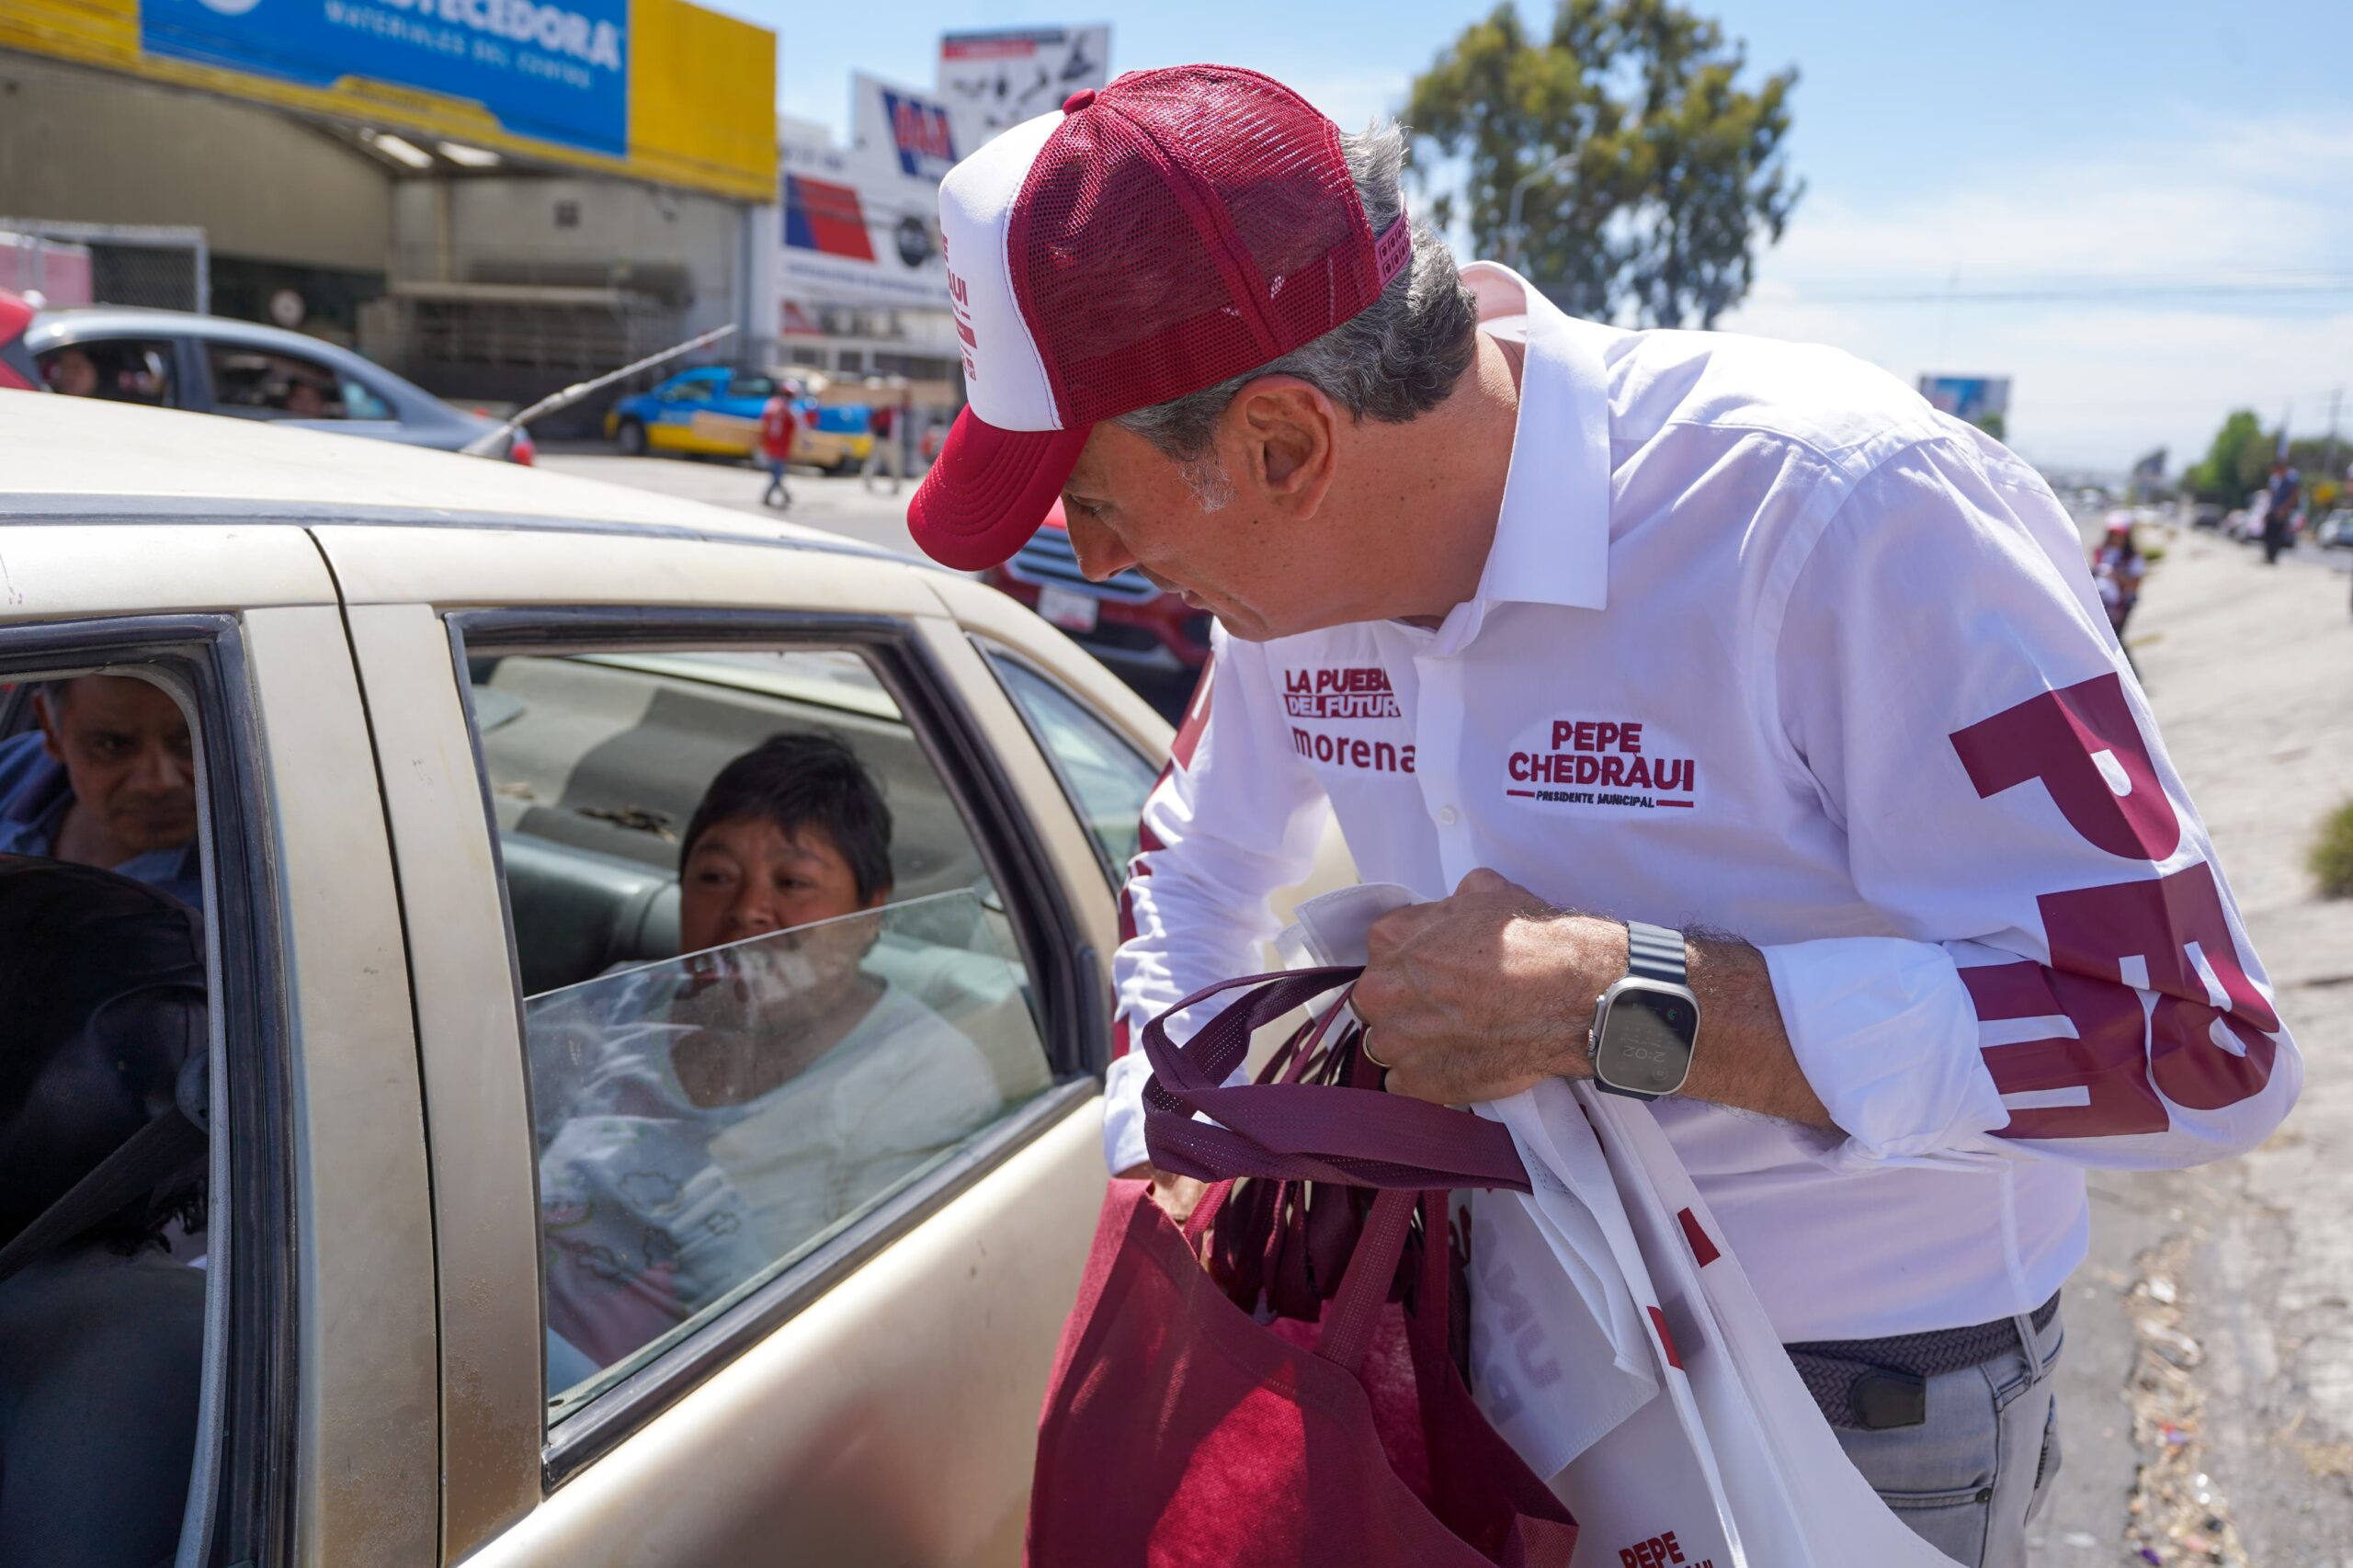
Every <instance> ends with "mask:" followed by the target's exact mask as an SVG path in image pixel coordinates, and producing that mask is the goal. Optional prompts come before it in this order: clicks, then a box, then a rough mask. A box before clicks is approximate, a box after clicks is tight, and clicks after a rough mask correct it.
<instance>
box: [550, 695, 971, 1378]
mask: <svg viewBox="0 0 2353 1568" xmlns="http://www.w3.org/2000/svg"><path fill="white" fill-rule="evenodd" d="M890 852H891V813H890V810H889V808H888V807H887V806H886V805H885V804H884V803H883V801H882V798H881V792H880V791H879V790H877V789H876V787H875V784H874V780H873V778H871V777H870V775H869V774H868V772H867V770H866V768H865V767H864V765H862V764H861V763H860V762H859V761H858V758H857V756H855V755H854V754H852V753H851V752H850V750H849V748H848V747H847V746H845V745H844V744H842V743H841V742H839V741H837V740H835V739H833V738H832V737H830V736H827V735H822V734H811V733H802V734H783V735H778V736H775V737H772V738H771V739H769V740H768V741H767V742H765V743H764V744H761V745H759V746H758V747H756V748H755V749H754V750H752V751H750V752H748V753H746V754H745V755H744V756H739V757H737V758H736V759H735V760H734V761H733V762H731V763H729V764H728V765H727V766H726V767H724V768H722V770H721V771H720V773H719V776H718V777H717V778H714V779H713V780H712V781H711V784H710V789H709V790H708V791H707V792H706V793H705V794H704V797H703V800H702V802H701V804H700V805H699V806H698V807H697V808H696V810H695V813H694V816H693V818H692V820H691V821H690V822H689V823H688V827H687V831H686V835H685V838H684V840H683V842H682V844H681V846H680V856H679V865H680V898H679V935H680V939H681V946H682V948H683V949H684V950H685V956H683V957H682V958H680V959H678V960H670V961H666V962H662V963H656V964H651V965H645V966H642V967H639V968H635V969H629V970H624V971H620V972H617V973H613V974H609V975H608V976H606V977H604V978H602V979H599V980H597V981H592V982H590V983H587V984H585V985H582V986H577V987H574V988H573V989H572V990H571V991H570V992H565V993H558V994H554V995H552V996H551V997H549V998H546V999H544V1004H545V1005H544V1006H534V1010H533V1016H532V1019H531V1031H530V1032H531V1049H532V1051H533V1054H534V1058H535V1060H534V1062H533V1081H534V1085H535V1088H536V1089H537V1090H538V1091H539V1092H540V1095H541V1096H542V1099H543V1101H544V1099H545V1098H546V1097H547V1096H548V1095H549V1094H550V1092H551V1086H553V1085H568V1087H555V1088H553V1089H552V1092H553V1094H554V1095H555V1096H557V1097H560V1098H562V1099H563V1101H564V1102H565V1103H564V1104H563V1105H562V1106H561V1107H557V1108H550V1107H548V1106H546V1105H545V1104H544V1103H543V1104H542V1106H541V1107H540V1124H541V1126H542V1128H543V1129H546V1130H547V1132H548V1137H547V1142H546V1146H545V1149H544V1151H543V1153H542V1155H541V1159H540V1203H541V1225H542V1230H543V1232H544V1234H545V1237H546V1242H547V1249H548V1250H547V1271H548V1301H549V1318H550V1328H551V1334H552V1335H554V1336H555V1337H556V1339H557V1340H558V1341H559V1343H557V1344H555V1345H552V1346H551V1365H550V1377H549V1384H550V1387H551V1389H561V1388H563V1387H564V1386H567V1384H568V1383H569V1382H571V1381H577V1379H578V1378H579V1377H584V1376H586V1375H587V1374H588V1372H589V1371H591V1370H593V1369H596V1368H600V1367H603V1366H606V1365H609V1364H610V1363H611V1362H613V1361H615V1360H617V1359H619V1358H621V1357H623V1356H626V1355H628V1354H629V1353H631V1351H634V1350H636V1349H637V1348H639V1347H640V1346H642V1345H644V1344H646V1343H647V1342H648V1341H650V1340H652V1339H654V1338H655V1337H657V1336H658V1335H661V1334H663V1333H665V1332H666V1331H667V1330H669V1329H670V1328H671V1327H672V1326H674V1325H675V1324H678V1323H681V1322H683V1321H685V1320H686V1319H687V1318H688V1317H690V1316H692V1315H693V1314H694V1313H695V1312H699V1311H700V1310H701V1309H702V1308H704V1307H706V1306H708V1305H710V1303H711V1302H713V1301H716V1300H718V1299H719V1298H720V1297H722V1296H723V1295H724V1294H726V1293H727V1292H728V1291H729V1290H733V1288H735V1287H736V1286H737V1285H740V1284H742V1283H743V1282H744V1281H745V1280H747V1279H749V1278H753V1277H754V1276H756V1275H757V1274H759V1273H761V1272H763V1271H764V1270H766V1269H767V1268H768V1267H770V1266H771V1265H773V1264H775V1263H776V1262H778V1261H779V1260H780V1259H782V1258H784V1257H786V1256H789V1255H791V1254H793V1253H796V1252H798V1251H800V1250H801V1249H802V1248H804V1247H806V1246H807V1245H808V1244H811V1243H813V1241H815V1240H816V1239H817V1238H818V1237H819V1236H821V1235H822V1234H824V1233H825V1232H826V1231H827V1229H828V1228H829V1227H831V1226H833V1225H835V1224H836V1223H838V1222H839V1221H842V1220H843V1219H845V1218H847V1216H848V1215H850V1214H851V1213H853V1212H854V1211H856V1210H859V1209H861V1208H862V1207H864V1206H865V1205H866V1204H868V1203H870V1202H871V1201H872V1200H873V1199H876V1198H877V1197H879V1196H880V1195H881V1193H882V1192H884V1191H885V1190H887V1189H888V1188H890V1187H892V1186H893V1185H895V1184H896V1183H897V1182H898V1181H900V1180H901V1179H903V1178H904V1176H907V1175H908V1174H910V1173H912V1172H913V1171H915V1169H916V1168H918V1167H919V1166H921V1165H923V1164H924V1163H925V1162H926V1161H927V1160H929V1159H931V1158H932V1157H933V1156H935V1155H936V1154H938V1153H939V1152H940V1151H942V1150H944V1149H946V1148H948V1147H949V1146H950V1145H952V1144H953V1143H954V1142H956V1141H957V1140H958V1139H960V1138H961V1137H962V1136H963V1135H964V1134H965V1133H966V1132H968V1131H971V1130H972V1129H973V1128H975V1127H977V1126H979V1125H980V1124H981V1123H983V1122H984V1121H986V1120H987V1119H990V1118H991V1117H992V1116H994V1115H995V1112H996V1111H997V1109H998V1108H999V1105H1000V1101H1001V1096H1000V1093H999V1090H998V1088H997V1085H996V1081H995V1077H994V1076H993V1075H992V1074H991V1072H990V1069H989V1067H988V1064H987V1062H986V1060H985V1059H984V1058H983V1056H982V1054H981V1053H980V1051H978V1050H977V1049H976V1048H975V1047H974V1046H973V1045H972V1042H971V1041H970V1040H967V1039H966V1038H965V1037H964V1036H963V1035H962V1034H961V1033H959V1032H958V1031H957V1030H956V1029H954V1028H951V1027H950V1026H949V1024H948V1023H946V1022H945V1021H944V1020H942V1019H941V1018H940V1017H938V1015H937V1014H936V1013H934V1012H932V1011H931V1010H930V1009H929V1008H927V1007H926V1006H924V1005H923V1004H922V1003H921V1002H918V1001H917V1000H915V998H914V997H913V996H910V995H907V994H904V992H902V991H901V990H899V989H898V988H897V987H895V986H892V985H891V984H889V983H885V982H884V981H882V980H881V979H879V978H877V977H875V976H874V975H872V974H870V972H868V971H867V970H866V969H864V968H863V967H861V965H862V960H864V959H865V957H866V955H867V952H868V951H869V949H871V948H872V947H873V945H874V942H875V940H876V938H877V937H878V936H879V935H880V933H881V917H880V916H879V915H875V914H872V913H870V912H873V911H879V910H881V908H882V906H883V905H884V904H885V903H887V902H888V901H889V899H890V896H891V891H892V875H891V853H890ZM551 1109H552V1110H553V1112H554V1114H553V1115H551V1114H550V1112H551ZM574 1350H576V1351H577V1352H578V1353H579V1355H580V1358H581V1359H580V1360H579V1361H577V1362H574V1361H570V1360H569V1359H568V1358H567V1352H568V1351H574ZM567 1374H569V1375H567Z"/></svg>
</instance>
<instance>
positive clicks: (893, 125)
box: [849, 73, 960, 187]
mask: <svg viewBox="0 0 2353 1568" xmlns="http://www.w3.org/2000/svg"><path fill="white" fill-rule="evenodd" d="M849 91H850V139H851V143H852V145H853V146H854V147H855V148H856V149H857V150H858V152H859V153H862V154H865V155H866V159H867V161H870V162H871V161H873V160H875V159H878V158H881V157H886V156H887V157H888V158H890V159H891V160H892V162H894V163H895V164H896V165H898V170H899V173H900V174H901V175H903V176H905V177H906V178H908V179H916V180H926V181H928V182H929V183H930V184H932V185H933V186H935V187H936V186H938V183H939V180H940V177H941V176H943V175H945V174H947V173H948V171H949V169H951V168H954V167H955V166H956V159H957V157H958V155H959V154H958V151H957V149H958V147H959V145H960V143H959V142H958V140H957V137H956V129H955V123H954V121H953V120H952V119H950V118H949V112H948V106H947V105H945V104H943V103H940V102H938V100H937V99H935V98H933V97H930V96H928V95H926V94H919V93H917V92H915V90H914V89H913V88H911V87H900V86H894V85H892V84H891V83H888V82H885V81H883V80H881V78H879V77H875V76H869V75H866V74H863V73H854V74H852V75H851V76H850V79H849Z"/></svg>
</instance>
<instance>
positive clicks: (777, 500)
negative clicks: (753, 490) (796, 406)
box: [760, 381, 801, 512]
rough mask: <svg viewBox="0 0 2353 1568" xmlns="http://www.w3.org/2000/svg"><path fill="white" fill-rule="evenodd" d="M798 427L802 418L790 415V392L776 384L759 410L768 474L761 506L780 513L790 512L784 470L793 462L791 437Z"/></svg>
mask: <svg viewBox="0 0 2353 1568" xmlns="http://www.w3.org/2000/svg"><path fill="white" fill-rule="evenodd" d="M800 428H801V416H800V415H798V414H796V413H794V412H793V407H792V394H791V392H790V389H789V388H787V387H786V386H785V385H784V384H783V383H782V382H780V381H779V383H778V384H777V389H776V395H775V396H773V397H771V398H769V399H768V401H767V405H766V406H765V407H763V408H762V409H761V410H760V460H761V461H762V462H763V463H765V464H767V471H768V487H767V489H766V490H764V491H762V492H761V493H760V505H761V506H773V507H775V508H776V509H777V510H778V511H779V512H783V511H789V510H790V509H791V506H792V492H790V490H787V489H786V488H785V487H784V468H785V465H786V464H787V463H789V462H790V461H791V460H792V437H793V435H794V433H795V432H797V431H798V430H799V429H800Z"/></svg>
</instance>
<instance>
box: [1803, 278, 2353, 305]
mask: <svg viewBox="0 0 2353 1568" xmlns="http://www.w3.org/2000/svg"><path fill="white" fill-rule="evenodd" d="M2324 294H2353V278H2339V279H2336V280H2333V281H2328V282H2317V283H2144V284H2127V283H2121V282H2119V283H2086V284H2076V285H2069V286H2065V287H2041V288H2022V289H1938V290H1904V291H1892V292H1858V293H1840V292H1837V291H1836V290H1831V291H1827V292H1815V291H1813V290H1807V289H1804V288H1803V287H1802V286H1801V288H1800V290H1799V293H1798V296H1797V298H1796V300H1795V301H1792V302H1794V303H1799V304H1836V305H1946V304H1959V305H1973V304H2035V303H2056V302H2060V301H2072V300H2200V299H2258V298H2281V297H2304V296H2313V295H2324Z"/></svg>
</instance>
